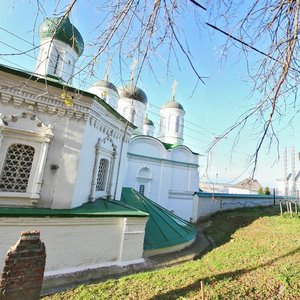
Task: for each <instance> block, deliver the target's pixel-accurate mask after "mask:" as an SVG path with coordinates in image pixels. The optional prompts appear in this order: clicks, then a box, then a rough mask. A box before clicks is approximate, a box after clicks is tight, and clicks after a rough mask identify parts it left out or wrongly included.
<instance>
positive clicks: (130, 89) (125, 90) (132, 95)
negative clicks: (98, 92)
mask: <svg viewBox="0 0 300 300" xmlns="http://www.w3.org/2000/svg"><path fill="white" fill-rule="evenodd" d="M119 95H120V98H129V99H134V100H137V101H139V102H141V103H144V104H147V102H148V99H147V96H146V94H145V92H144V91H143V90H141V89H140V88H138V87H136V86H134V85H127V86H124V87H122V88H119Z"/></svg>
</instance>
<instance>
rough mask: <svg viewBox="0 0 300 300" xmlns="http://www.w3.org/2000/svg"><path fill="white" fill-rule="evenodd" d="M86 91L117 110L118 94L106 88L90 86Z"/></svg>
mask: <svg viewBox="0 0 300 300" xmlns="http://www.w3.org/2000/svg"><path fill="white" fill-rule="evenodd" d="M88 91H89V92H90V93H92V94H95V95H96V96H98V97H99V98H100V99H103V100H104V101H105V102H106V103H108V104H109V105H110V106H111V107H112V108H114V109H117V107H118V101H119V98H120V97H119V94H118V93H116V92H115V91H114V90H112V89H109V88H107V87H100V86H97V85H92V86H91V87H89V88H88Z"/></svg>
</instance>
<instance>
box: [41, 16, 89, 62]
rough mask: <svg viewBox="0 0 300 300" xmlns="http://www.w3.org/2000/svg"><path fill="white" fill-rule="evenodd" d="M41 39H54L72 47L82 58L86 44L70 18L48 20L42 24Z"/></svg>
mask: <svg viewBox="0 0 300 300" xmlns="http://www.w3.org/2000/svg"><path fill="white" fill-rule="evenodd" d="M39 34H40V39H41V40H43V39H45V38H53V39H57V40H59V41H62V42H64V43H66V44H67V45H69V46H70V47H72V48H73V49H74V51H75V52H76V53H77V54H78V55H79V56H80V55H81V54H82V53H83V50H84V42H83V39H82V36H81V34H80V32H79V31H78V30H77V28H76V27H75V26H74V25H73V24H72V23H71V22H70V19H69V17H53V18H46V19H45V21H44V22H43V23H42V24H41V26H40V30H39Z"/></svg>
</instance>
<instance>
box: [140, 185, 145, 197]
mask: <svg viewBox="0 0 300 300" xmlns="http://www.w3.org/2000/svg"><path fill="white" fill-rule="evenodd" d="M139 193H140V194H142V195H144V194H145V185H144V184H141V185H140V188H139Z"/></svg>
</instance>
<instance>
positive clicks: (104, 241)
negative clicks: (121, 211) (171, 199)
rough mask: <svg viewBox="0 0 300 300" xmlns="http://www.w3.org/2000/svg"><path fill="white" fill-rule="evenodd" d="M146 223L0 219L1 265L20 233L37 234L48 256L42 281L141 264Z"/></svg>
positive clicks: (134, 220) (143, 220)
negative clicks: (36, 231)
mask: <svg viewBox="0 0 300 300" xmlns="http://www.w3.org/2000/svg"><path fill="white" fill-rule="evenodd" d="M147 219H148V218H146V217H140V218H137V217H128V218H124V217H123V218H122V217H110V218H105V217H104V218H54V217H52V218H22V217H18V218H0V235H1V240H0V261H2V262H3V261H4V259H5V256H6V252H7V251H8V249H9V248H10V247H11V246H12V245H14V244H15V243H16V241H17V240H18V239H19V237H20V232H21V231H27V230H39V231H40V232H41V240H42V241H43V242H44V243H45V246H46V253H47V260H46V269H45V277H47V276H49V275H54V274H64V273H70V272H75V271H80V270H84V269H87V268H97V267H101V266H109V265H124V264H128V263H134V262H141V261H143V258H142V257H143V241H144V234H145V225H146V222H147ZM78 238H80V242H79V240H78ZM132 245H134V247H132Z"/></svg>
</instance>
